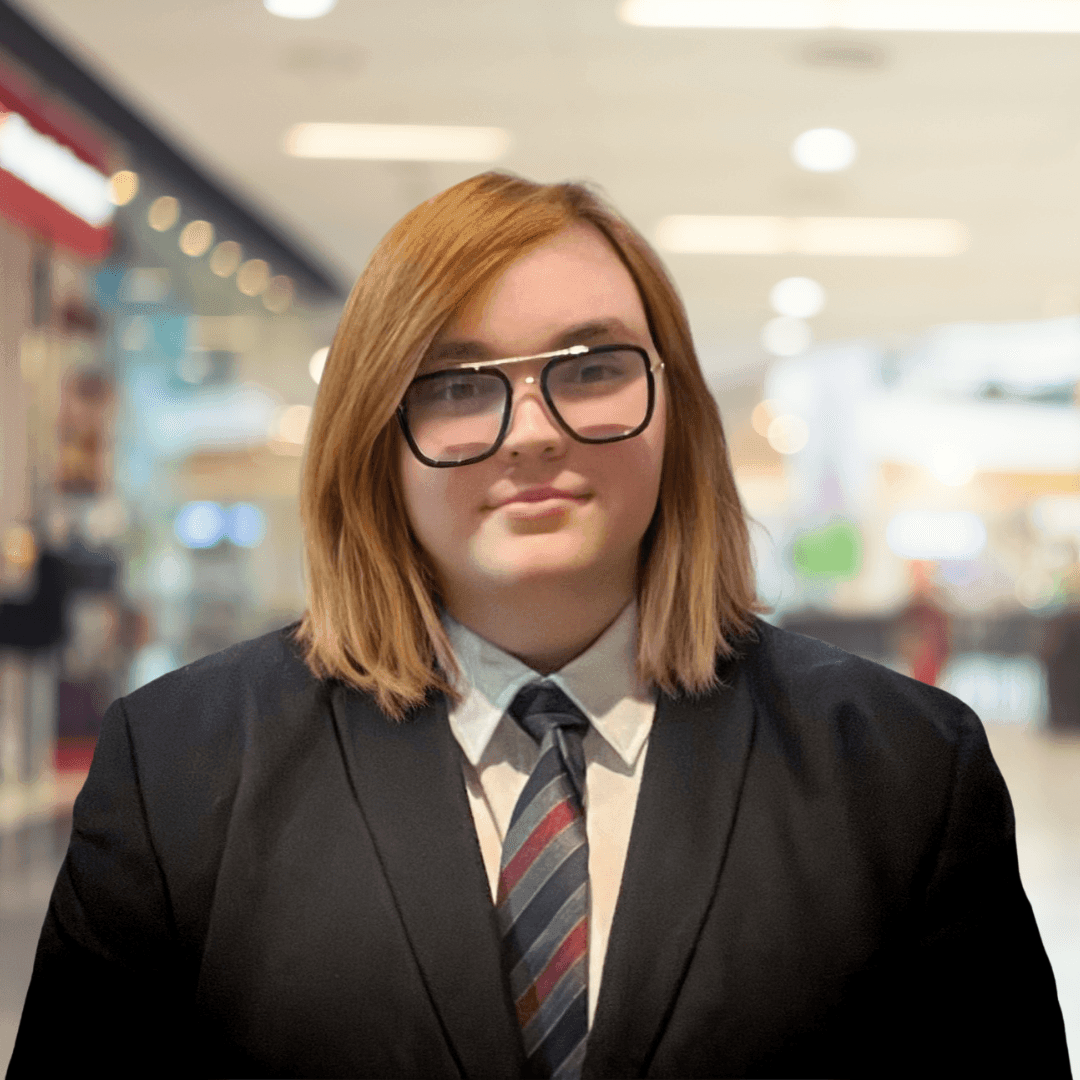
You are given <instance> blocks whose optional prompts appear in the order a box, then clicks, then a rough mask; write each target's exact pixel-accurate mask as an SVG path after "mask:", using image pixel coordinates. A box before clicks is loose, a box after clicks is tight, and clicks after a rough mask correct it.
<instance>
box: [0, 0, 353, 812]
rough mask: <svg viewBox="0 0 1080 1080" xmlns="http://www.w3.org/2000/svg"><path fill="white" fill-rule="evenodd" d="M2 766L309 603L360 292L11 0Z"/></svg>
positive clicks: (5, 148) (51, 754)
mask: <svg viewBox="0 0 1080 1080" xmlns="http://www.w3.org/2000/svg"><path fill="white" fill-rule="evenodd" d="M0 274H2V289H0V367H2V370H3V385H4V393H3V395H0V431H2V439H3V446H2V465H0V470H2V472H0V533H2V550H3V554H4V557H3V568H2V574H3V577H2V596H0V602H2V603H0V655H2V659H0V783H2V785H3V790H4V791H6V792H8V793H9V795H10V793H11V792H12V791H13V790H15V789H18V790H19V791H22V792H24V793H25V792H26V791H28V790H30V789H31V788H33V787H34V785H35V784H37V785H38V786H40V785H42V784H46V785H47V784H48V783H50V782H51V775H52V774H51V770H50V762H54V763H55V764H56V765H58V766H59V767H60V768H61V769H63V768H65V767H73V768H83V767H85V765H86V763H87V761H88V758H89V755H90V753H91V752H92V747H93V741H94V738H95V736H96V732H97V728H98V725H99V724H100V720H101V715H102V712H103V710H104V708H105V706H106V705H107V704H108V702H109V701H111V700H112V699H113V698H115V697H116V696H118V695H119V694H121V693H124V692H126V691H127V690H129V689H131V688H132V687H134V686H137V685H140V684H141V683H143V682H145V681H147V680H148V679H149V678H152V677H155V676H156V675H158V674H161V673H163V672H164V671H166V670H168V669H169V668H171V667H174V666H177V665H178V664H180V663H183V662H186V661H188V660H191V659H195V658H197V657H198V656H200V655H203V654H205V653H206V652H209V651H212V650H213V649H216V648H220V647H222V646H224V645H227V644H229V643H230V642H231V641H233V640H237V639H238V638H240V637H243V636H247V635H249V634H252V633H257V632H259V631H261V630H262V629H264V628H267V627H268V625H269V624H270V623H271V622H274V621H275V620H276V621H277V623H278V624H280V623H281V622H285V621H287V620H288V619H289V618H291V617H293V616H294V615H295V614H296V613H297V612H298V610H299V609H300V607H301V605H302V596H303V592H302V578H301V571H300V561H299V551H300V543H299V526H298V522H297V520H296V507H295V494H296V490H297V486H298V478H299V462H300V457H299V455H300V450H301V446H302V442H303V435H304V426H305V423H306V417H307V415H308V412H309V406H310V403H311V401H312V400H313V398H314V392H315V384H314V382H313V381H312V379H311V377H310V376H309V375H308V359H309V358H310V357H311V355H312V353H313V352H315V351H316V350H317V349H318V348H319V347H320V346H324V345H325V344H326V343H327V341H328V340H329V333H330V331H331V329H332V326H333V323H334V321H335V319H336V314H337V310H338V306H339V304H340V302H341V299H342V296H343V290H342V287H341V285H340V283H339V281H338V280H337V278H336V276H335V275H334V274H333V273H332V272H329V271H327V270H326V269H325V268H324V267H323V266H322V265H321V262H320V260H319V259H318V258H316V257H314V256H312V255H311V254H309V253H307V252H305V251H304V250H303V248H302V245H300V244H299V243H297V242H296V241H294V240H292V239H290V238H288V237H287V236H286V235H285V233H284V232H283V231H282V230H281V229H280V228H279V227H278V226H276V225H274V224H272V223H270V222H268V221H267V220H266V219H265V218H264V217H262V216H261V215H260V214H259V213H258V212H257V211H255V210H253V209H252V208H251V207H250V206H248V205H246V204H245V202H244V201H243V200H241V199H239V198H237V197H236V196H235V195H234V194H232V193H231V192H229V191H228V190H227V189H226V187H225V186H224V185H222V184H221V183H219V182H217V181H215V180H214V179H213V178H211V177H210V176H208V175H207V174H206V173H205V171H204V170H202V169H201V168H200V167H199V166H198V165H197V164H195V163H193V162H191V161H188V160H186V159H185V158H184V156H183V155H182V154H181V153H180V152H179V151H178V150H177V149H176V148H175V147H173V146H171V145H170V144H169V142H168V141H167V140H166V139H163V138H162V137H161V136H160V135H159V134H158V133H156V132H155V131H154V130H153V129H152V127H151V126H150V125H148V124H147V123H146V122H145V121H144V120H143V119H142V118H140V117H139V116H138V115H137V114H136V113H135V112H134V111H133V110H132V109H130V108H129V107H127V106H126V105H125V104H124V103H123V102H122V101H121V100H119V99H118V98H117V97H116V96H115V95H114V94H112V93H111V92H110V90H109V89H108V88H107V87H106V86H104V85H102V84H101V82H100V81H99V80H97V79H95V78H94V77H93V76H92V75H91V74H90V73H89V72H87V71H86V70H85V69H84V68H82V67H81V66H80V65H79V64H77V63H76V62H74V61H73V60H72V59H71V58H70V57H68V56H66V55H65V54H64V53H63V52H62V51H61V50H60V49H59V48H57V47H56V45H55V44H53V43H52V42H51V41H50V40H49V39H48V38H47V37H46V36H45V35H44V34H42V33H41V32H40V31H39V30H38V29H37V28H35V27H34V26H33V25H31V24H30V23H28V22H27V21H26V20H25V19H24V18H22V17H21V16H20V15H18V14H16V13H13V12H12V11H11V9H10V8H7V7H6V6H3V5H0Z"/></svg>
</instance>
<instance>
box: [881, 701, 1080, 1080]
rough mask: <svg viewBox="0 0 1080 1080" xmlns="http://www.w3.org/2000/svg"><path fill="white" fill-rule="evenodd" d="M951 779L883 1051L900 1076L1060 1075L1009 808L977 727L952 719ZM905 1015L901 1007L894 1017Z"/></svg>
mask: <svg viewBox="0 0 1080 1080" xmlns="http://www.w3.org/2000/svg"><path fill="white" fill-rule="evenodd" d="M961 725H962V726H961V735H960V739H959V743H958V747H957V756H956V767H955V771H954V781H953V786H952V791H951V795H950V798H949V805H948V811H947V814H946V816H945V821H944V824H943V827H942V835H941V842H940V845H939V846H938V848H937V851H936V855H935V858H934V860H933V864H932V869H931V871H930V876H929V882H928V886H927V890H926V894H925V902H924V906H923V912H922V919H921V924H920V926H919V928H918V931H917V938H918V941H917V947H916V949H915V950H914V955H913V957H912V963H913V969H912V971H911V975H912V978H911V981H910V983H909V987H908V993H907V995H906V996H907V998H908V1001H907V1006H908V1008H910V1013H908V1017H909V1025H908V1026H907V1030H906V1031H901V1032H899V1033H898V1034H899V1037H898V1040H897V1042H898V1045H897V1046H896V1047H895V1048H894V1049H895V1050H896V1051H897V1052H898V1056H899V1057H900V1058H905V1057H909V1061H908V1065H907V1069H909V1070H911V1071H910V1072H909V1075H924V1076H928V1075H932V1076H938V1075H941V1076H1038V1077H1040V1078H1041V1080H1060V1078H1068V1077H1069V1076H1070V1075H1071V1073H1070V1070H1069V1060H1068V1050H1067V1048H1066V1042H1065V1029H1064V1024H1063V1021H1062V1015H1061V1009H1060V1006H1059V1004H1058V999H1057V991H1056V987H1055V983H1054V975H1053V971H1052V970H1051V967H1050V963H1049V960H1048V959H1047V956H1046V951H1045V949H1044V948H1043V944H1042V940H1041V939H1040V936H1039V931H1038V927H1037V926H1036V923H1035V918H1034V915H1033V914H1032V910H1031V905H1030V904H1029V902H1028V899H1027V896H1026V895H1025V894H1024V890H1023V886H1022V885H1021V883H1020V873H1019V868H1018V865H1017V855H1016V837H1015V827H1014V818H1013V810H1012V804H1011V801H1010V799H1009V793H1008V790H1007V789H1006V787H1005V781H1004V779H1003V778H1002V776H1001V773H1000V772H999V771H998V768H997V765H996V763H995V762H994V759H993V757H992V755H991V753H990V747H989V745H988V744H987V741H986V734H985V732H984V731H983V728H982V725H981V724H980V723H979V721H978V720H977V719H976V718H975V716H974V715H973V714H972V713H970V712H969V711H967V710H965V711H964V714H963V716H962V717H961ZM905 1011H906V1010H905Z"/></svg>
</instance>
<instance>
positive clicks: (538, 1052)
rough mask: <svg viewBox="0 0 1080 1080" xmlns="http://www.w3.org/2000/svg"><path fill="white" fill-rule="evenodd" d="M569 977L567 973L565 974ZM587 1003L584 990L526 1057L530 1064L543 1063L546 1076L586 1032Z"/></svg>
mask: <svg viewBox="0 0 1080 1080" xmlns="http://www.w3.org/2000/svg"><path fill="white" fill-rule="evenodd" d="M567 974H568V975H569V972H567ZM588 1026H589V1003H588V1000H587V998H586V994H585V989H584V987H582V989H581V992H580V993H579V994H578V996H577V997H576V998H575V999H574V1000H573V1001H572V1002H571V1004H570V1006H569V1007H568V1008H567V1009H566V1010H565V1012H563V1014H562V1016H560V1017H559V1019H558V1022H557V1023H556V1024H555V1027H554V1028H553V1029H552V1030H551V1031H549V1032H548V1034H547V1036H546V1038H545V1039H544V1040H543V1042H541V1043H540V1045H539V1046H538V1047H537V1048H536V1049H535V1050H533V1052H532V1053H531V1054H529V1055H528V1058H529V1061H530V1062H537V1063H543V1065H544V1066H545V1067H546V1068H547V1070H548V1075H551V1074H552V1073H554V1072H555V1071H556V1070H557V1069H558V1068H559V1066H561V1065H562V1064H563V1061H564V1060H565V1059H566V1058H567V1057H569V1055H570V1054H571V1052H572V1051H573V1050H574V1049H575V1048H576V1047H577V1044H578V1043H579V1042H580V1041H581V1038H582V1033H583V1032H586V1033H587V1032H588Z"/></svg>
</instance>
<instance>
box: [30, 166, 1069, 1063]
mask: <svg viewBox="0 0 1080 1080" xmlns="http://www.w3.org/2000/svg"><path fill="white" fill-rule="evenodd" d="M302 503H303V514H304V523H305V536H306V556H307V565H308V580H309V606H308V610H307V613H306V614H305V616H304V618H303V620H302V622H301V623H300V624H299V625H298V626H293V627H289V628H286V629H285V630H283V631H280V632H277V633H273V634H270V635H267V636H265V637H263V638H260V639H258V640H256V641H253V642H249V643H246V644H244V645H241V646H238V647H235V648H232V649H229V650H226V651H225V652H223V653H219V654H216V655H214V656H211V657H208V658H206V659H204V660H201V661H199V662H198V663H195V664H192V665H190V666H188V667H186V668H183V669H181V670H179V671H177V672H174V673H172V674H169V675H166V676H165V677H163V678H161V679H159V680H157V681H155V682H153V683H151V684H150V685H148V686H146V687H144V688H143V689H141V690H138V691H136V692H134V693H132V694H130V695H128V696H127V697H125V698H123V699H121V700H120V701H118V702H116V703H115V704H114V705H113V706H112V707H111V709H110V710H109V713H108V715H107V717H106V719H105V723H104V727H103V731H102V735H101V739H100V741H99V744H98V748H97V753H96V756H95V759H94V764H93V767H92V769H91V772H90V776H89V778H88V780H87V783H86V786H85V788H84V789H83V791H82V794H81V795H80V797H79V800H78V803H77V805H76V808H75V819H74V829H73V834H72V840H71V846H70V848H69V851H68V855H67V859H66V861H65V864H64V866H63V869H62V870H61V873H60V877H59V879H58V881H57V884H56V888H55V891H54V894H53V898H52V901H51V904H50V908H49V913H48V916H47V918H46V922H45V926H44V929H43V931H42V937H41V942H40V945H39V950H38V955H37V960H36V964H35V969H34V977H33V982H32V984H31V987H30V990H29V993H28V996H27V1001H26V1007H25V1011H24V1014H23V1020H22V1025H21V1028H20V1031H19V1036H18V1041H17V1044H16V1048H15V1052H14V1056H13V1059H12V1064H11V1069H10V1072H9V1075H10V1076H13V1077H22V1076H30V1075H38V1074H41V1073H46V1072H70V1071H75V1070H83V1069H85V1068H87V1067H88V1066H91V1065H100V1066H103V1067H105V1068H107V1070H108V1071H109V1072H110V1073H111V1074H112V1075H133V1074H136V1073H138V1074H145V1073H146V1072H148V1071H149V1072H153V1073H155V1074H158V1075H164V1074H169V1075H173V1074H175V1075H229V1076H265V1075H276V1076H380V1077H388V1076H402V1077H404V1076H423V1077H437V1076H475V1077H511V1076H560V1077H573V1076H579V1075H590V1076H618V1077H623V1076H642V1075H651V1076H680V1077H685V1076H852V1075H869V1076H878V1077H880V1076H904V1077H907V1076H911V1075H920V1076H954V1075H985V1076H995V1075H1032V1076H1039V1077H1066V1076H1068V1075H1069V1065H1068V1060H1067V1053H1066V1049H1065V1036H1064V1030H1063V1025H1062V1018H1061V1013H1060V1009H1059V1007H1058V1003H1057V998H1056V991H1055V985H1054V978H1053V974H1052V972H1051V970H1050V966H1049V963H1048V961H1047V958H1046V955H1045V952H1044V950H1043V947H1042V943H1041V941H1040V938H1039V934H1038V930H1037V928H1036V925H1035V921H1034V919H1033V917H1032V913H1031V909H1030V906H1029V904H1028V901H1027V898H1026V897H1025V895H1024V892H1023V889H1022V887H1021V883H1020V879H1019V875H1018V871H1017V863H1016V848H1015V840H1014V833H1013V819H1012V811H1011V806H1010V802H1009V797H1008V793H1007V791H1006V789H1005V785H1004V783H1003V781H1002V778H1001V775H1000V773H999V772H998V770H997V767H996V765H995V763H994V761H993V758H992V757H991V754H990V751H989V748H988V746H987V743H986V739H985V735H984V732H983V729H982V727H981V725H980V723H979V721H978V720H977V719H976V717H975V716H974V715H973V714H972V713H971V712H970V711H969V710H968V709H967V708H966V707H965V706H963V705H962V704H961V703H960V702H958V701H957V700H955V699H954V698H951V697H950V696H948V695H947V694H944V693H943V692H941V691H938V690H936V689H934V688H932V687H929V686H926V685H924V684H922V683H919V682H916V681H913V680H911V679H908V678H906V677H904V676H901V675H898V674H896V673H894V672H892V671H889V670H888V669H886V668H883V667H879V666H877V665H875V664H872V663H870V662H868V661H864V660H861V659H857V658H855V657H853V656H849V655H847V654H845V653H843V652H840V651H839V650H836V649H834V648H831V647H829V646H826V645H823V644H821V643H819V642H816V641H813V640H811V639H809V638H804V637H800V636H798V635H795V634H791V633H786V632H783V631H780V630H777V629H775V628H774V627H772V626H770V625H769V624H767V623H765V622H763V621H761V620H760V619H758V618H757V617H756V615H755V611H756V610H758V607H757V604H756V601H755V595H754V585H753V572H752V566H751V560H750V551H749V545H748V538H747V528H746V523H745V518H744V514H743V510H742V507H741V505H740V502H739V498H738V495H737V493H736V489H735V485H734V482H733V478H732V472H731V468H730V463H729V460H728V454H727V448H726V444H725V441H724V435H723V431H722V428H721V423H720V418H719V414H718V412H717V409H716V406H715V403H714V401H713V399H712V398H711V396H710V394H709V392H708V389H707V387H706V384H705V381H704V379H703V377H702V373H701V370H700V367H699V365H698V361H697V358H696V356H695V353H694V348H693V344H692V341H691V337H690V331H689V327H688V325H687V321H686V316H685V313H684V311H683V308H682V305H681V303H680V301H679V300H678V297H677V295H676V293H675V290H674V288H673V286H672V284H671V282H670V281H669V279H668V277H667V276H666V273H665V271H664V269H663V267H662V266H661V264H660V262H659V260H658V259H657V257H656V255H655V254H654V253H653V251H652V250H651V249H650V248H649V246H648V245H647V244H646V243H645V241H644V240H643V239H642V238H641V237H640V236H639V235H638V234H637V233H636V232H634V231H633V230H632V229H631V228H630V227H629V226H628V225H627V224H626V223H625V222H624V221H623V220H622V219H621V218H620V217H619V216H618V215H617V214H616V213H615V212H614V211H612V210H611V209H610V208H608V207H607V206H606V205H604V204H603V203H602V201H600V199H598V198H597V197H596V196H595V195H594V194H592V193H591V192H590V191H588V190H587V189H586V188H583V187H581V186H579V185H575V184H556V185H538V184H533V183H529V182H527V181H524V180H521V179H517V178H514V177H510V176H506V175H501V174H494V173H489V174H484V175H482V176H478V177H475V178H473V179H472V180H469V181H466V182H464V183H462V184H459V185H457V186H456V187H453V188H451V189H449V190H448V191H446V192H443V193H442V194H441V195H439V196H436V197H434V198H432V199H430V200H428V201H427V202H425V203H423V204H422V205H420V206H419V207H417V208H416V209H415V210H413V211H412V212H411V213H410V214H408V215H407V216H406V217H405V218H404V219H402V221H401V222H399V223H398V224H397V225H396V226H395V227H394V228H393V229H392V230H391V231H390V233H389V234H388V235H387V236H386V237H385V238H384V240H383V241H382V242H381V243H380V244H379V245H378V247H377V249H376V251H375V253H374V254H373V256H372V258H371V261H370V263H369V264H368V267H367V268H366V270H365V271H364V273H363V275H362V276H361V278H360V280H359V281H358V282H357V284H356V287H355V289H354V290H353V294H352V296H351V298H350V301H349V303H348V306H347V308H346V310H345V313H344V315H343V317H342V320H341V323H340V326H339V328H338V332H337V335H336V337H335V340H334V342H333V345H332V347H331V350H330V355H329V359H328V362H327V367H326V371H325V374H324V376H323V380H322V383H321V388H320V392H319V397H318V401H317V404H316V408H315V414H314V418H313V422H312V431H311V436H310V445H309V448H308V456H307V461H306V465H305V476H304V487H303V493H302ZM61 1027H62V1030H63V1037H58V1029H59V1028H61Z"/></svg>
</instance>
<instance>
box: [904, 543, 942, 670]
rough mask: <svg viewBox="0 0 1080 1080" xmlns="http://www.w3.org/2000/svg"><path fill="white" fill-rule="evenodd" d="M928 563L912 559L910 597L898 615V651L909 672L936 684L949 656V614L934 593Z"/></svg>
mask: <svg viewBox="0 0 1080 1080" xmlns="http://www.w3.org/2000/svg"><path fill="white" fill-rule="evenodd" d="M930 572H931V564H928V563H925V562H913V563H911V599H910V600H909V601H908V603H907V604H906V605H905V607H904V608H903V610H902V611H901V612H900V614H899V615H898V616H897V620H896V635H897V651H898V652H899V654H900V656H901V658H902V659H903V660H904V661H905V663H906V664H907V665H908V674H909V675H910V676H911V677H912V678H913V679H918V680H919V682H924V683H926V684H927V685H928V686H936V685H937V681H938V678H939V677H940V675H941V672H942V670H943V669H944V667H945V664H946V663H947V661H948V659H949V645H950V632H949V616H948V613H947V612H946V611H945V609H944V608H943V607H942V606H941V603H940V602H939V600H938V598H937V596H935V593H934V586H933V581H932V580H931V577H930Z"/></svg>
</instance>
